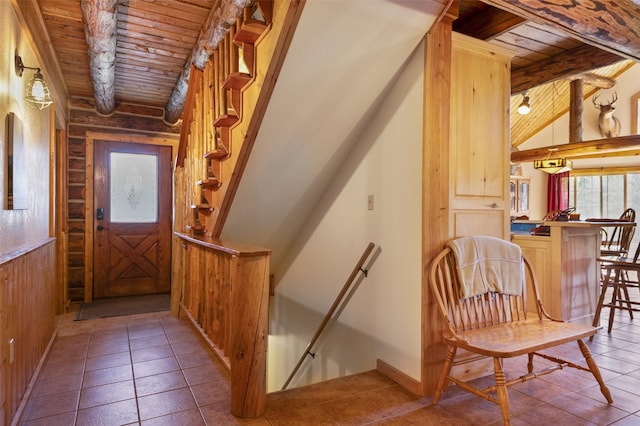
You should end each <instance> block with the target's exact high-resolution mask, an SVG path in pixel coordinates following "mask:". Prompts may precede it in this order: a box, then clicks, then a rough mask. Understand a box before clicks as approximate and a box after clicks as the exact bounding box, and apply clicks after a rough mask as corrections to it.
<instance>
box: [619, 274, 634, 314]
mask: <svg viewBox="0 0 640 426" xmlns="http://www.w3.org/2000/svg"><path fill="white" fill-rule="evenodd" d="M621 279H622V281H620V287H621V288H622V292H623V293H624V300H625V302H627V310H628V311H629V318H631V319H633V307H632V306H631V299H630V298H629V290H628V289H627V281H626V280H625V278H624V277H621Z"/></svg>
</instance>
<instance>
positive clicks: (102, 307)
mask: <svg viewBox="0 0 640 426" xmlns="http://www.w3.org/2000/svg"><path fill="white" fill-rule="evenodd" d="M170 306H171V298H170V296H169V294H150V295H143V296H127V297H114V298H110V299H98V300H94V301H93V302H91V303H83V304H82V305H80V308H79V309H78V312H77V313H76V317H75V319H74V321H83V320H89V319H96V318H109V317H119V316H123V315H136V314H147V313H150V312H161V311H168V310H169V309H170Z"/></svg>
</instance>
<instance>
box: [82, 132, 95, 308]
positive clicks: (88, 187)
mask: <svg viewBox="0 0 640 426" xmlns="http://www.w3.org/2000/svg"><path fill="white" fill-rule="evenodd" d="M93 141H94V139H93V138H92V137H91V136H90V135H89V134H87V139H86V142H85V152H86V166H85V175H84V187H85V194H87V195H86V196H85V202H84V303H91V302H92V301H93V170H94V169H93Z"/></svg>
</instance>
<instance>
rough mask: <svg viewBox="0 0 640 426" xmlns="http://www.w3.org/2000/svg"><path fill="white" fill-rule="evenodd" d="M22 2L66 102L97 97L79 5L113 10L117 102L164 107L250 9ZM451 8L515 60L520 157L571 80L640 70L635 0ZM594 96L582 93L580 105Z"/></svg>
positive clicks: (560, 103)
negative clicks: (230, 18)
mask: <svg viewBox="0 0 640 426" xmlns="http://www.w3.org/2000/svg"><path fill="white" fill-rule="evenodd" d="M20 1H22V2H35V3H37V6H38V7H39V9H40V13H41V15H42V21H41V22H42V23H43V26H44V28H45V31H46V33H48V38H49V39H50V41H51V49H52V51H53V52H54V55H53V56H54V57H55V58H57V64H55V66H51V67H49V68H48V69H59V70H60V71H61V73H62V74H63V78H64V83H65V84H66V88H67V91H68V93H67V95H68V96H69V97H71V98H73V97H86V98H93V97H94V91H93V90H94V89H93V87H92V77H91V70H90V64H89V57H88V54H87V49H88V45H87V42H86V35H85V25H84V24H83V15H82V11H81V2H82V1H84V2H93V3H107V2H108V1H113V2H115V4H117V6H116V12H117V24H116V51H115V83H114V84H115V89H114V90H115V101H116V103H120V102H127V103H133V104H139V105H146V106H154V107H167V106H168V105H169V102H170V99H171V96H172V92H173V91H174V90H175V89H176V87H178V86H179V83H180V78H181V73H182V74H184V70H188V69H189V67H188V66H189V63H188V62H189V60H190V57H191V55H192V52H193V51H194V50H195V49H196V48H198V44H199V43H200V44H201V42H200V41H199V37H200V35H201V33H203V32H205V29H203V27H205V26H206V25H207V21H208V20H210V15H211V14H212V11H213V10H215V9H216V8H221V7H222V6H223V5H224V3H233V2H235V3H240V2H241V1H249V0H117V1H116V0H20ZM18 3H19V4H20V2H18ZM442 3H443V4H444V3H445V1H443V2H442ZM585 3H593V4H596V3H598V4H600V3H603V2H602V1H598V0H594V1H592V2H585ZM609 3H611V2H608V3H607V4H609ZM456 4H457V6H458V11H459V13H458V19H457V20H456V21H454V30H455V31H457V32H460V33H463V34H467V35H470V36H472V37H476V38H480V39H483V40H487V41H489V42H490V43H493V44H496V45H499V46H502V47H506V48H508V49H510V50H512V51H513V52H514V54H515V55H514V57H513V61H512V95H513V97H512V111H515V108H514V106H516V107H517V104H519V102H520V101H521V99H522V97H521V96H522V93H524V92H526V91H528V94H529V95H530V97H531V99H532V102H535V105H536V108H535V109H534V110H533V111H532V114H529V115H528V116H521V115H519V114H517V113H515V114H514V113H512V143H513V145H514V146H516V147H517V146H518V145H520V144H521V143H522V142H524V141H525V140H527V139H528V138H529V137H531V136H532V135H533V134H535V133H536V132H537V131H539V129H541V128H543V127H544V126H545V125H547V124H548V123H549V122H550V121H551V120H552V119H553V118H554V116H557V115H560V114H562V113H564V112H566V110H567V109H568V108H569V97H568V94H569V89H568V87H569V86H568V85H569V82H570V81H571V80H572V79H575V78H576V76H579V75H582V74H584V73H587V72H589V73H593V74H596V75H600V76H603V77H608V78H614V79H615V78H616V77H617V76H618V75H619V74H620V73H621V72H623V71H624V70H625V69H627V68H628V67H629V66H631V65H632V64H633V63H635V62H634V61H635V60H640V30H639V29H640V7H638V6H637V5H635V4H634V3H632V2H631V0H620V1H619V2H616V4H615V5H613V6H611V5H610V6H607V7H602V8H600V9H598V8H588V7H587V6H586V5H584V4H583V3H581V2H577V3H576V2H569V3H566V4H564V3H563V4H562V5H560V4H559V3H558V2H557V1H551V0H526V1H524V0H483V1H477V0H463V1H458V2H456V3H454V6H455V5H456ZM614 6H615V7H614ZM612 7H614V9H612ZM337 10H338V11H339V8H338V9H337ZM563 16H566V17H568V18H570V19H563ZM612 17H616V19H624V20H625V23H624V25H622V24H621V23H620V22H612V21H611V20H612V19H613V18H612ZM598 29H600V30H601V31H598ZM427 30H428V28H425V31H427ZM585 42H588V44H587V43H585ZM45 68H47V67H45ZM182 77H183V78H184V75H183V76H182ZM553 82H555V84H553ZM594 90H595V88H594V87H590V86H588V85H587V84H585V92H584V94H585V97H586V96H589V95H590V94H591V93H592V92H593V91H594ZM543 105H546V107H544V108H543V107H542V106H543ZM552 106H553V107H552ZM534 111H535V112H534ZM178 113H179V111H178Z"/></svg>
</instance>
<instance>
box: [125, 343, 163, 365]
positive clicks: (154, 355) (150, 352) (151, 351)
mask: <svg viewBox="0 0 640 426" xmlns="http://www.w3.org/2000/svg"><path fill="white" fill-rule="evenodd" d="M131 349H132V350H131V360H132V361H133V362H134V363H136V362H144V361H151V360H153V359H160V358H167V357H172V356H174V355H173V350H172V349H171V346H169V345H160V346H152V347H148V348H144V349H133V346H132V348H131Z"/></svg>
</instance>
